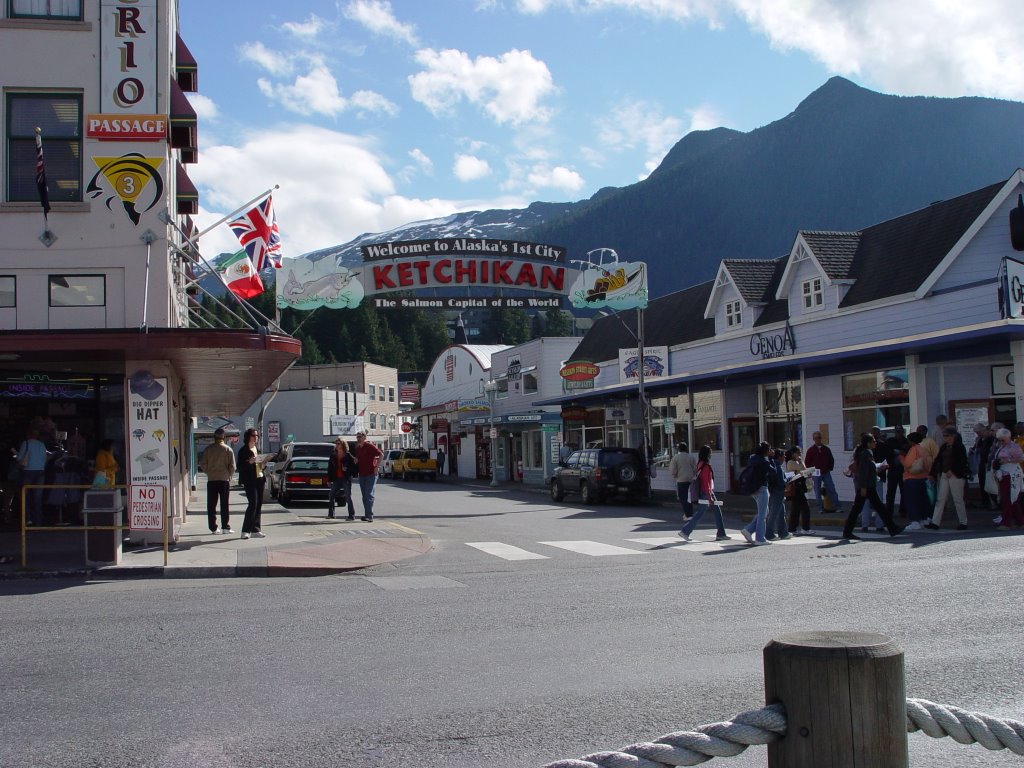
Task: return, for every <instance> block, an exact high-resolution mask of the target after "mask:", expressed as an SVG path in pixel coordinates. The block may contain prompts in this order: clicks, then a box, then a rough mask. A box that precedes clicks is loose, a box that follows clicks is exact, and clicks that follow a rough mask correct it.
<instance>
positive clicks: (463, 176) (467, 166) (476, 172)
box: [452, 155, 491, 181]
mask: <svg viewBox="0 0 1024 768" xmlns="http://www.w3.org/2000/svg"><path fill="white" fill-rule="evenodd" d="M452 173H454V174H455V178H457V179H458V180H459V181H476V180H477V179H482V178H484V177H485V176H490V174H491V166H490V165H488V164H487V161H486V160H482V159H480V158H479V157H474V156H473V155H456V156H455V162H454V164H453V165H452Z"/></svg>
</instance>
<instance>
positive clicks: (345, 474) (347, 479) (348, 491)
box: [327, 437, 359, 520]
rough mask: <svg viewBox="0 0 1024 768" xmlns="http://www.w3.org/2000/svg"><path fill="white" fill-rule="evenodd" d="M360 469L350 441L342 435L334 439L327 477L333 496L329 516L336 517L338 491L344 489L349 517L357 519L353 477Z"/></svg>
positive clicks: (330, 517)
mask: <svg viewBox="0 0 1024 768" xmlns="http://www.w3.org/2000/svg"><path fill="white" fill-rule="evenodd" d="M358 474H359V469H358V468H357V466H356V460H355V458H354V457H353V456H352V454H351V453H349V450H348V443H347V442H346V441H345V440H342V439H341V438H340V437H339V438H338V439H337V440H335V441H334V453H332V454H331V458H330V459H328V460H327V477H328V478H329V479H330V481H331V497H330V500H329V501H328V502H327V518H328V519H330V520H333V519H334V505H335V503H336V501H337V498H338V493H339V492H341V491H344V493H345V504H347V505H348V519H349V520H355V519H356V506H355V504H354V503H353V501H352V478H353V477H357V476H358Z"/></svg>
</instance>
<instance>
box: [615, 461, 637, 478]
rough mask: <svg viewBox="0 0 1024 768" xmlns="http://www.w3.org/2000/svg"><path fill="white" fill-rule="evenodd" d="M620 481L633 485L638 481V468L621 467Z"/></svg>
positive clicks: (624, 465)
mask: <svg viewBox="0 0 1024 768" xmlns="http://www.w3.org/2000/svg"><path fill="white" fill-rule="evenodd" d="M619 480H620V482H623V483H632V482H633V481H634V480H636V467H634V466H633V465H632V464H623V465H622V466H620V467H619Z"/></svg>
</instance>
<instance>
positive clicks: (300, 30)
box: [281, 13, 325, 40]
mask: <svg viewBox="0 0 1024 768" xmlns="http://www.w3.org/2000/svg"><path fill="white" fill-rule="evenodd" d="M324 26H325V22H324V20H323V19H321V18H320V17H319V16H317V15H316V14H315V13H311V14H309V18H308V19H307V20H306V21H304V22H299V21H286V22H285V23H284V24H282V25H281V28H282V29H283V30H285V31H286V32H290V33H291V34H293V35H295V37H298V38H302V39H304V40H310V39H312V38H315V37H316V36H317V35H319V34H320V32H321V30H323V28H324Z"/></svg>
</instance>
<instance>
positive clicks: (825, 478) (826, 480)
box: [804, 432, 843, 513]
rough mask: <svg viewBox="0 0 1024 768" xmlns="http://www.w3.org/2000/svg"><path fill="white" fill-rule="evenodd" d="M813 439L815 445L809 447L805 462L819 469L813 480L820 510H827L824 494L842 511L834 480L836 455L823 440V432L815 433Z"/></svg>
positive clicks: (836, 508)
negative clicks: (833, 471)
mask: <svg viewBox="0 0 1024 768" xmlns="http://www.w3.org/2000/svg"><path fill="white" fill-rule="evenodd" d="M811 440H812V442H813V445H811V447H810V448H808V449H807V453H806V454H805V455H804V463H805V464H806V465H807V466H808V467H813V468H814V469H816V470H817V471H816V472H815V473H814V478H813V482H814V495H815V496H817V497H818V512H819V513H824V512H825V511H826V509H825V498H824V496H823V494H824V495H827V496H828V497H829V499H831V500H832V506H833V507H835V511H836V512H839V513H842V511H843V510H842V509H841V508H840V506H839V494H838V493H836V484H835V482H834V481H833V480H832V470H834V469H835V468H836V459H835V456H833V455H832V449H831V448H829V447H828V446H827V445H825V444H824V443H823V442H821V432H815V433H813V434H812V435H811Z"/></svg>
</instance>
